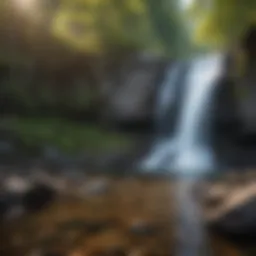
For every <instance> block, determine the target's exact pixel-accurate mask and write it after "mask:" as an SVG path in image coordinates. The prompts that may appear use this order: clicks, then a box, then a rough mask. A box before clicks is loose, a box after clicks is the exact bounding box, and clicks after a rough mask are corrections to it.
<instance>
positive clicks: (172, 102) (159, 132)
mask: <svg viewBox="0 0 256 256" xmlns="http://www.w3.org/2000/svg"><path fill="white" fill-rule="evenodd" d="M186 70H187V65H186V64H183V63H178V64H176V65H174V66H171V67H169V68H168V69H167V72H166V78H165V79H164V82H163V84H162V86H161V88H160V90H159V91H158V94H157V97H156V109H155V128H156V135H155V140H154V145H153V147H152V149H151V151H150V153H149V155H147V156H146V158H145V159H144V160H143V161H142V163H141V164H140V165H141V168H142V169H144V170H149V171H151V170H156V169H163V170H164V169H165V162H166V161H168V160H169V159H172V155H173V153H174V149H175V143H174V141H173V131H174V129H173V128H174V127H173V122H174V121H175V116H176V115H177V113H175V112H177V108H178V100H179V99H180V96H181V95H180V94H181V92H182V84H183V80H184V73H186ZM175 110H176V111H175ZM170 119H172V120H170Z"/></svg>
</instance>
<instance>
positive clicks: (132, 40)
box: [0, 0, 256, 57]
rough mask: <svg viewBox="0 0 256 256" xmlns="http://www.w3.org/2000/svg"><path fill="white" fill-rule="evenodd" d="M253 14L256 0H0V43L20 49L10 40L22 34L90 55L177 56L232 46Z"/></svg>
mask: <svg viewBox="0 0 256 256" xmlns="http://www.w3.org/2000/svg"><path fill="white" fill-rule="evenodd" d="M183 2H184V3H186V8H184V7H183V8H181V3H183ZM255 17H256V1H255V0H208V1H204V0H190V1H189V0H186V1H185V0H183V1H182V0H179V1H176V0H157V1H156V0H10V1H1V3H0V23H1V24H0V29H1V37H2V38H1V39H2V40H1V46H2V47H1V48H2V52H5V48H8V47H9V48H10V47H11V46H12V47H16V48H17V47H18V46H17V43H16V44H14V43H13V44H10V42H11V41H17V38H18V40H23V41H25V42H26V43H27V45H28V46H27V48H29V49H30V48H31V49H32V48H36V49H37V50H38V49H41V47H43V48H47V49H46V50H49V49H50V48H53V47H52V46H51V47H49V46H47V47H46V45H49V44H51V45H52V44H53V43H52V42H53V41H54V40H55V41H57V42H58V44H59V45H63V46H67V47H69V48H70V49H73V50H75V51H79V52H86V53H92V54H102V53H105V52H109V51H113V50H123V51H127V50H128V51H149V52H152V53H156V54H161V55H167V56H174V57H176V56H181V55H184V54H187V53H189V52H190V51H191V49H193V47H201V46H207V47H222V46H223V45H224V46H225V45H229V44H230V42H234V40H238V38H239V37H241V36H242V35H243V32H244V31H245V29H246V28H247V27H248V26H250V25H252V24H256V18H255ZM15 33H16V34H19V37H17V35H16V34H15ZM45 38H48V39H49V38H50V39H49V40H48V41H47V40H46V39H45ZM4 42H5V43H4ZM40 43H41V45H42V46H40ZM55 43H56V42H55ZM35 45H36V46H35ZM38 45H39V46H38ZM55 48H58V47H55ZM3 49H4V50H3Z"/></svg>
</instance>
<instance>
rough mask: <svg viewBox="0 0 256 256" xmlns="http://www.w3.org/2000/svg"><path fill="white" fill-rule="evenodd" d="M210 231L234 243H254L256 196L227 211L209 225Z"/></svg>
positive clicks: (255, 233) (255, 234)
mask: <svg viewBox="0 0 256 256" xmlns="http://www.w3.org/2000/svg"><path fill="white" fill-rule="evenodd" d="M209 227H210V229H211V230H212V231H213V232H214V233H216V234H218V235H221V236H223V237H224V238H227V239H228V240H231V241H233V242H236V243H241V244H247V243H253V242H255V237H256V196H255V197H254V198H251V199H250V200H248V201H245V202H244V203H242V204H241V205H239V206H237V207H235V208H233V209H231V210H229V211H227V212H226V213H225V214H224V215H223V216H221V217H219V218H218V219H216V220H214V221H213V222H211V223H210V224H209Z"/></svg>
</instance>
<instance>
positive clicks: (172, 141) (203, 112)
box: [142, 54, 224, 256]
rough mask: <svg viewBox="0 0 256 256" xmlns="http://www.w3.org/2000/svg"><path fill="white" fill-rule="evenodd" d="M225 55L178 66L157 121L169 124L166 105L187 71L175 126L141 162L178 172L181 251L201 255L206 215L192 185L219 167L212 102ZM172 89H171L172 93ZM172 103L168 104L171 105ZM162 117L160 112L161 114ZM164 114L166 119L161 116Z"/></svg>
mask: <svg viewBox="0 0 256 256" xmlns="http://www.w3.org/2000/svg"><path fill="white" fill-rule="evenodd" d="M223 64H224V58H223V56H222V55H221V54H210V55H206V56H202V57H200V58H197V59H195V60H192V61H191V62H190V63H189V69H188V72H184V70H183V69H182V68H181V67H180V66H177V67H176V68H173V69H172V71H171V72H170V73H169V74H170V75H169V76H167V81H165V82H164V85H163V86H162V87H161V88H160V93H159V97H158V102H157V104H158V105H157V108H158V111H157V118H156V120H157V122H163V124H161V125H159V126H158V127H162V126H163V125H168V124H169V119H168V118H166V117H168V115H166V113H165V112H166V111H167V112H168V111H170V108H169V106H171V107H174V105H175V104H174V102H175V101H177V98H179V97H178V93H177V91H178V90H177V89H175V88H178V87H180V86H181V84H180V78H179V77H180V73H182V74H183V75H182V76H183V77H185V81H183V82H184V86H182V87H181V91H182V94H183V95H182V99H181V104H180V106H179V110H178V118H177V120H176V123H175V125H174V132H170V133H169V134H168V136H159V134H158V136H157V140H156V142H155V145H154V146H153V148H152V151H151V152H150V153H149V155H148V156H147V157H146V159H144V160H143V162H142V167H144V168H145V169H147V170H160V169H163V168H164V169H165V170H168V171H170V172H173V173H174V174H175V175H176V177H177V180H178V182H177V189H176V193H175V196H176V200H177V205H178V217H179V218H178V222H177V225H178V226H177V233H178V235H179V238H180V240H179V243H178V247H177V251H176V253H177V255H179V256H198V255H205V254H202V250H203V249H204V248H205V245H206V240H207V239H206V235H205V234H204V227H203V221H202V217H201V211H200V206H199V204H198V200H197V199H196V198H195V196H194V195H193V193H192V191H193V189H194V187H195V186H196V185H197V184H198V182H199V181H200V180H201V178H202V177H203V176H204V175H205V174H207V173H208V172H210V171H212V170H214V168H216V162H217V161H216V159H215V155H214V152H213V149H212V145H211V139H212V138H211V137H212V136H211V135H212V133H211V127H212V123H211V122H212V106H213V100H214V95H215V92H216V91H217V90H216V88H217V86H218V84H219V83H218V82H219V79H220V78H221V75H222V70H223ZM171 93H172V94H173V95H169V94H171ZM168 104H170V105H168ZM159 117H160V118H159ZM163 118H164V119H163Z"/></svg>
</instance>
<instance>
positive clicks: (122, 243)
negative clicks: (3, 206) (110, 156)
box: [1, 175, 242, 256]
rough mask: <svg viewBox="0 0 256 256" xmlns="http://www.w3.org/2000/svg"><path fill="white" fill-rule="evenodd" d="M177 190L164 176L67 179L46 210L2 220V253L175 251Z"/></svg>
mask: <svg viewBox="0 0 256 256" xmlns="http://www.w3.org/2000/svg"><path fill="white" fill-rule="evenodd" d="M177 189H178V184H177V182H176V181H174V180H173V179H168V178H166V177H154V178H149V177H145V176H144V177H138V176H129V177H113V176H111V177H110V176H105V175H103V176H97V177H96V176H95V177H93V176H91V177H87V178H86V179H84V180H83V182H82V183H81V181H80V182H79V181H75V182H69V184H68V185H67V187H66V189H64V190H62V191H61V192H60V195H59V196H58V198H57V200H56V201H54V202H53V203H52V204H51V205H49V206H48V207H47V208H45V209H44V210H42V211H40V212H38V213H36V214H30V215H24V216H22V217H20V218H19V219H16V220H14V221H11V222H5V223H4V224H2V228H3V229H2V230H4V232H5V237H4V243H2V244H1V251H2V252H3V253H2V254H1V255H13V256H16V255H17V256H23V255H24V256H27V255H28V256H30V255H37V254H35V253H38V252H39V251H42V250H43V251H45V252H55V253H59V254H56V255H68V256H74V255H75V256H80V255H81V256H82V255H129V256H130V255H131V256H133V255H139V256H143V255H173V253H174V252H175V250H176V241H177V234H175V224H176V221H177V220H176V216H177V214H176V213H177V212H176V211H177V209H179V208H178V207H177V205H176V204H175V200H174V198H175V191H176V190H177ZM183 210H184V212H183V213H185V214H190V213H191V211H192V210H193V209H191V208H189V205H188V209H183ZM189 232H190V231H189ZM191 233H192V231H191ZM190 237H191V238H192V237H193V234H190ZM188 238H189V237H188ZM209 242H210V247H209V248H210V250H211V253H212V254H211V255H213V256H214V255H216V256H219V255H223V256H240V255H242V253H241V252H240V251H239V250H238V249H237V248H236V247H235V246H234V245H230V244H228V243H227V242H226V241H224V240H223V239H218V238H214V237H211V239H210V241H209ZM33 253H34V254H33Z"/></svg>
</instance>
